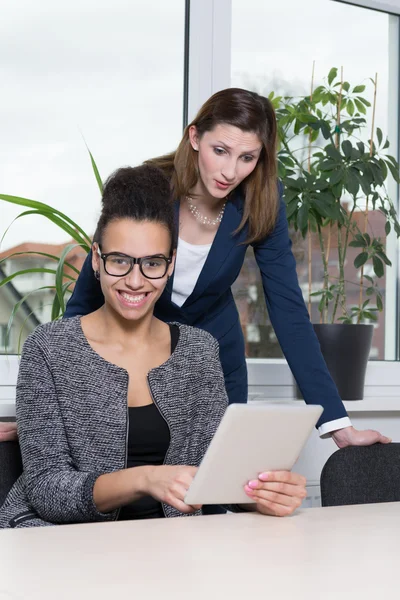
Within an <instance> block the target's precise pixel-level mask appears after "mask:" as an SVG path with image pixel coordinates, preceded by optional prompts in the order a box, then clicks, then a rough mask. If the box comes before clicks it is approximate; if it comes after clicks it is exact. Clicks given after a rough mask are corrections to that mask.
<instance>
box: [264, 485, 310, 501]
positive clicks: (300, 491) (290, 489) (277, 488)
mask: <svg viewBox="0 0 400 600" xmlns="http://www.w3.org/2000/svg"><path fill="white" fill-rule="evenodd" d="M256 489H257V490H258V491H261V490H265V491H269V492H274V493H277V494H282V495H285V496H296V497H297V498H305V497H306V496H307V490H306V488H305V487H304V486H302V485H292V484H290V483H282V482H274V481H272V482H265V483H262V482H260V485H259V486H258V487H257V488H256Z"/></svg>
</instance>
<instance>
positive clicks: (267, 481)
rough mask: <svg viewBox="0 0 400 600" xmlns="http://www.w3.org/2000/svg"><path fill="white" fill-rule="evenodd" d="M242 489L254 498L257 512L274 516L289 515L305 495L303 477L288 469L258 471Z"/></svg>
mask: <svg viewBox="0 0 400 600" xmlns="http://www.w3.org/2000/svg"><path fill="white" fill-rule="evenodd" d="M244 490H245V492H246V494H247V495H248V496H249V498H252V499H253V500H255V502H256V507H257V511H258V512H260V513H262V514H264V515H273V516H276V517H285V516H287V515H291V514H292V513H293V512H294V511H295V510H296V508H298V507H299V506H300V505H301V503H302V501H303V499H304V498H305V497H306V496H307V491H306V479H305V477H303V476H302V475H298V474H297V473H291V472H290V471H268V472H266V473H260V475H259V476H258V479H253V480H251V481H249V482H248V484H247V485H245V486H244Z"/></svg>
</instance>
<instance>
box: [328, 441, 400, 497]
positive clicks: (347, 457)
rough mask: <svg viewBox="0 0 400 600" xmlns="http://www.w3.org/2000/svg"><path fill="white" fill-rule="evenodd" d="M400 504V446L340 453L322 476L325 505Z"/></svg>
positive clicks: (389, 445)
mask: <svg viewBox="0 0 400 600" xmlns="http://www.w3.org/2000/svg"><path fill="white" fill-rule="evenodd" d="M398 501H400V444H374V445H373V446H348V447H347V448H342V449H341V450H337V452H335V453H334V454H332V456H330V457H329V458H328V460H327V462H326V463H325V466H324V468H323V469H322V473H321V503H322V506H340V505H343V504H369V503H373V502H398Z"/></svg>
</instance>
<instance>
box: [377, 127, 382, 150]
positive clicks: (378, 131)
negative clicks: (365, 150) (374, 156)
mask: <svg viewBox="0 0 400 600" xmlns="http://www.w3.org/2000/svg"><path fill="white" fill-rule="evenodd" d="M376 137H377V138H378V145H379V146H380V145H381V144H382V139H383V133H382V129H380V127H377V128H376Z"/></svg>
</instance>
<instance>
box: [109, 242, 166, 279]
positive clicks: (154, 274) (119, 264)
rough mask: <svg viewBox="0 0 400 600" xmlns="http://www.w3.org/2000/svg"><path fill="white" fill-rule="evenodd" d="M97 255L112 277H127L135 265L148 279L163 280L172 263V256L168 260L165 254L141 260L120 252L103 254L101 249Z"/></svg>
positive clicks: (145, 257)
mask: <svg viewBox="0 0 400 600" xmlns="http://www.w3.org/2000/svg"><path fill="white" fill-rule="evenodd" d="M97 254H98V255H99V256H100V258H101V259H102V260H103V264H104V270H105V272H106V273H107V275H111V276H112V277H125V275H128V274H129V273H130V272H131V271H132V269H133V267H134V266H135V265H139V269H140V272H141V274H142V275H143V277H146V279H162V278H163V277H165V275H166V273H167V271H168V267H169V265H170V264H171V261H172V256H170V257H169V258H167V257H166V256H164V255H163V254H154V255H152V256H142V257H141V258H134V257H133V256H128V255H127V254H121V253H120V252H109V253H108V254H103V253H102V252H101V250H100V248H99V247H98V248H97Z"/></svg>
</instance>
